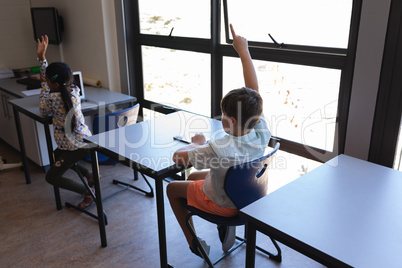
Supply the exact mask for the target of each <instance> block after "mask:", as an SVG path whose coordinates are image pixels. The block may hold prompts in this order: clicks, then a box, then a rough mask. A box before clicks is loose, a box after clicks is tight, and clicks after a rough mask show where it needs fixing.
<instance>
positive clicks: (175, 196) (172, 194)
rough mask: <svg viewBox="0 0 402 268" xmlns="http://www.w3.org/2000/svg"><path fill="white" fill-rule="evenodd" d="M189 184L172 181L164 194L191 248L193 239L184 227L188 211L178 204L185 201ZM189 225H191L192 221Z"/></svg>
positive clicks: (188, 182) (187, 182) (185, 226)
mask: <svg viewBox="0 0 402 268" xmlns="http://www.w3.org/2000/svg"><path fill="white" fill-rule="evenodd" d="M204 178H205V177H204ZM190 183H191V181H173V182H171V183H169V184H168V186H167V188H166V194H167V196H168V198H169V202H170V206H171V207H172V210H173V213H174V215H175V216H176V219H177V221H178V223H179V225H180V227H181V229H182V231H183V233H184V236H185V237H186V239H187V243H188V245H189V246H190V247H192V241H193V237H192V236H191V233H190V231H189V230H188V228H187V225H186V216H187V214H188V213H189V211H188V210H187V209H185V208H184V207H183V206H182V204H181V202H180V199H187V188H188V185H189V184H190ZM190 223H191V225H193V222H192V221H191V222H190Z"/></svg>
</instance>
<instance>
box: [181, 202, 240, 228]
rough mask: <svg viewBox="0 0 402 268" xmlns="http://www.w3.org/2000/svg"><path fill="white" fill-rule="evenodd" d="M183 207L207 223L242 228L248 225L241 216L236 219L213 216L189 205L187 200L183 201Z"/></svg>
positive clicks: (235, 217)
mask: <svg viewBox="0 0 402 268" xmlns="http://www.w3.org/2000/svg"><path fill="white" fill-rule="evenodd" d="M181 202H182V205H183V206H184V207H185V208H187V209H188V210H189V211H191V212H192V213H193V214H196V215H197V216H199V217H200V218H203V219H204V220H206V221H209V222H212V223H215V224H219V225H226V226H241V225H245V224H246V222H247V221H246V220H245V219H243V218H242V217H240V215H237V216H234V217H223V216H219V215H215V214H211V213H208V212H205V211H203V210H200V209H198V208H196V207H193V206H189V205H187V200H186V199H181Z"/></svg>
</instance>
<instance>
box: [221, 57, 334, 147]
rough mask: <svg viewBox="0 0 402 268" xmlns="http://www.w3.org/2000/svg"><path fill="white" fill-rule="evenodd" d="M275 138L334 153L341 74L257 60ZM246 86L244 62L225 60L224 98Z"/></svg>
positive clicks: (321, 69) (261, 86)
mask: <svg viewBox="0 0 402 268" xmlns="http://www.w3.org/2000/svg"><path fill="white" fill-rule="evenodd" d="M254 67H255V68H256V72H257V77H258V80H259V81H258V83H259V90H260V94H261V95H262V97H263V100H264V114H265V116H266V118H267V120H268V121H269V123H270V131H271V133H272V134H273V135H274V136H277V137H281V138H284V139H288V140H291V141H295V142H298V143H301V144H306V145H309V146H313V147H316V148H320V149H324V150H327V151H332V150H333V145H334V137H335V122H336V115H337V106H338V95H339V85H340V75H341V71H340V70H334V69H327V68H318V67H310V66H302V65H295V64H285V63H276V62H268V61H257V60H254ZM242 86H244V80H243V74H242V69H241V64H240V60H239V59H238V58H232V57H224V60H223V95H225V94H226V93H227V92H228V91H229V90H231V89H234V88H239V87H242Z"/></svg>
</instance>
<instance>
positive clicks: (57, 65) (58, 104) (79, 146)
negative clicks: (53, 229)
mask: <svg viewBox="0 0 402 268" xmlns="http://www.w3.org/2000/svg"><path fill="white" fill-rule="evenodd" d="M48 44H49V39H48V37H47V35H45V36H42V38H41V39H38V48H37V54H38V59H39V63H40V76H41V82H42V83H41V85H42V90H41V93H40V103H39V110H40V113H41V114H42V116H48V115H50V114H51V115H52V117H53V130H54V138H55V141H56V143H57V149H56V150H55V151H54V155H55V163H54V164H53V165H52V166H51V167H50V169H49V171H48V172H47V173H46V181H47V182H48V183H50V184H52V185H54V186H56V187H59V188H62V189H67V190H70V191H73V192H76V193H79V194H82V195H84V200H83V201H81V202H80V203H79V204H78V207H79V208H81V209H84V208H86V207H88V206H89V205H91V204H92V203H93V202H94V199H93V198H92V195H91V193H89V191H87V190H86V188H85V186H84V185H83V184H82V183H78V182H76V181H74V180H72V179H69V178H66V177H63V175H64V173H65V172H66V171H67V170H68V169H70V168H71V167H72V166H73V165H74V164H76V163H77V162H78V161H79V160H82V159H84V158H86V157H88V156H89V149H88V148H86V147H85V144H84V143H83V138H84V137H87V136H91V135H92V134H91V132H90V130H89V128H88V126H87V125H86V124H85V120H84V116H83V114H82V111H81V99H80V95H79V91H80V89H79V88H78V87H77V86H76V85H74V84H72V81H73V76H72V72H71V69H70V67H69V66H68V65H67V64H65V63H63V62H54V63H51V64H50V65H48V63H47V60H46V57H45V53H46V50H47V46H48ZM77 168H78V170H79V171H80V172H81V174H83V175H84V176H85V177H86V178H87V180H88V184H89V186H90V187H93V178H92V172H91V171H89V170H88V169H86V168H85V167H84V166H82V165H80V164H79V163H77ZM92 191H93V189H92Z"/></svg>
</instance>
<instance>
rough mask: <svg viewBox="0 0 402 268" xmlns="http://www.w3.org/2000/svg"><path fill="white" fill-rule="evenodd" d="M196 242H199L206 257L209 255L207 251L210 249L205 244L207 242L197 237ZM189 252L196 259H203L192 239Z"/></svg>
mask: <svg viewBox="0 0 402 268" xmlns="http://www.w3.org/2000/svg"><path fill="white" fill-rule="evenodd" d="M198 240H199V241H200V244H201V246H202V247H203V248H204V250H205V252H206V253H207V255H209V251H210V249H211V247H210V246H209V245H208V244H207V242H205V240H204V239H202V238H199V237H198ZM190 250H191V252H192V253H194V254H195V255H197V256H198V257H200V258H204V257H202V254H201V252H200V251H199V250H198V247H197V244H196V242H195V240H194V239H193V244H192V245H191V247H190Z"/></svg>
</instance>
